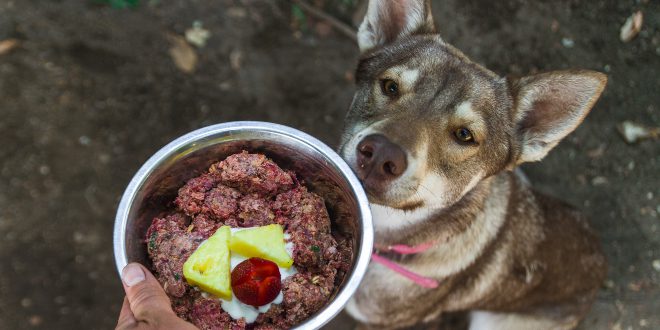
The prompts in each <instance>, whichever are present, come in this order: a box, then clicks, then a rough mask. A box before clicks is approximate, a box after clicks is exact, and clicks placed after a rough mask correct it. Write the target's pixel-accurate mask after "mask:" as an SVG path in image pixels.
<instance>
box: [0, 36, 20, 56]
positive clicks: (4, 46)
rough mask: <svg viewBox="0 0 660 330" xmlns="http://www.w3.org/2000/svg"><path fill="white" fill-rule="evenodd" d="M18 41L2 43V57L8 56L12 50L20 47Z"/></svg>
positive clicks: (3, 41)
mask: <svg viewBox="0 0 660 330" xmlns="http://www.w3.org/2000/svg"><path fill="white" fill-rule="evenodd" d="M18 44H19V42H18V39H5V40H2V41H0V55H4V54H8V53H9V52H10V51H12V49H14V48H16V47H18Z"/></svg>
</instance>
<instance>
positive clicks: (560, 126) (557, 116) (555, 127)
mask: <svg viewBox="0 0 660 330" xmlns="http://www.w3.org/2000/svg"><path fill="white" fill-rule="evenodd" d="M509 83H510V86H511V90H512V94H513V98H514V102H515V103H514V104H515V105H514V109H513V111H515V113H514V120H515V123H516V124H517V134H519V135H520V138H521V139H522V148H521V151H520V155H519V158H518V163H523V162H533V161H538V160H541V159H542V158H543V157H545V155H546V154H547V153H548V151H550V150H551V149H552V148H554V147H555V146H556V145H557V144H558V143H559V141H561V140H562V139H563V138H564V137H566V135H568V134H569V133H571V132H572V131H573V130H574V129H575V128H576V127H577V126H578V125H579V124H580V123H581V122H582V120H583V119H584V117H585V116H586V115H587V113H589V110H590V109H591V107H592V106H593V105H594V103H596V100H598V97H599V96H600V94H601V92H602V91H603V89H604V88H605V84H606V83H607V77H606V76H605V75H604V74H602V73H599V72H594V71H586V70H580V71H557V72H549V73H543V74H537V75H532V76H528V77H524V78H521V79H512V80H509Z"/></svg>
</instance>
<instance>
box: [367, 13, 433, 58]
mask: <svg viewBox="0 0 660 330" xmlns="http://www.w3.org/2000/svg"><path fill="white" fill-rule="evenodd" d="M426 33H435V25H434V24H433V16H432V15H431V2H430V0H369V5H368V8H367V14H366V16H365V17H364V21H362V24H361V25H360V29H359V30H358V45H359V46H360V52H362V53H364V52H366V51H368V50H370V49H372V48H374V47H376V46H380V45H384V44H387V43H390V42H392V41H394V40H396V39H398V38H400V37H403V36H406V35H412V34H426Z"/></svg>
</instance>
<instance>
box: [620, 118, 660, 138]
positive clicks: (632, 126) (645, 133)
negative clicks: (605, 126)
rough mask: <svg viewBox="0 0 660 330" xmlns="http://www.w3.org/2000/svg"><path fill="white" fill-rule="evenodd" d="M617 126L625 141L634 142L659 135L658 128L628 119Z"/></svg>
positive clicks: (659, 130) (659, 129)
mask: <svg viewBox="0 0 660 330" xmlns="http://www.w3.org/2000/svg"><path fill="white" fill-rule="evenodd" d="M617 128H618V129H619V133H621V136H622V137H623V139H624V140H625V141H626V142H627V143H635V142H637V141H639V140H644V139H648V138H658V137H659V136H660V128H658V127H655V128H649V127H645V126H642V125H639V124H636V123H633V122H631V121H628V120H626V121H624V122H622V123H621V124H620V125H619V126H618V127H617Z"/></svg>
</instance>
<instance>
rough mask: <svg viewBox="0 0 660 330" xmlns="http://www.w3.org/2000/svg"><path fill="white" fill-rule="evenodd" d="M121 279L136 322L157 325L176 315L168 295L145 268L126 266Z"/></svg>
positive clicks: (133, 264) (132, 265)
mask: <svg viewBox="0 0 660 330" xmlns="http://www.w3.org/2000/svg"><path fill="white" fill-rule="evenodd" d="M121 278H122V282H123V284H124V291H126V298H127V299H128V303H129V305H130V308H131V311H132V312H133V315H135V320H136V321H138V322H145V323H147V324H151V325H157V324H158V323H161V322H162V321H164V320H163V318H168V317H170V316H172V315H174V311H173V310H172V306H171V305H170V299H169V298H168V297H167V294H165V291H164V290H163V288H162V287H161V286H160V283H158V280H156V278H155V277H154V276H153V275H152V274H151V273H150V272H149V271H148V270H147V269H146V268H144V266H142V265H140V264H137V263H130V264H128V265H126V267H124V270H123V271H122V276H121Z"/></svg>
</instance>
